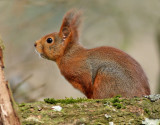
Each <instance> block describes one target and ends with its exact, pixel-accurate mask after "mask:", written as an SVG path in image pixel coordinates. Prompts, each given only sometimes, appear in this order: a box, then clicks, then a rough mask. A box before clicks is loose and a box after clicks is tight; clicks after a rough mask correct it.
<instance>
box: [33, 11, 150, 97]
mask: <svg viewBox="0 0 160 125" xmlns="http://www.w3.org/2000/svg"><path fill="white" fill-rule="evenodd" d="M80 24H81V13H80V12H76V11H75V10H70V11H69V12H67V13H66V15H65V16H64V18H63V22H62V25H61V28H60V31H59V32H58V33H56V32H55V33H51V34H49V35H46V36H44V37H42V38H41V39H40V40H38V41H36V43H35V47H36V50H37V51H38V52H39V53H40V55H41V56H42V57H45V58H47V59H49V60H53V61H55V62H56V63H57V65H58V67H59V69H60V71H61V74H62V75H63V76H64V77H65V78H66V79H67V80H68V81H69V82H70V83H71V84H72V85H73V86H74V87H75V88H77V89H79V90H80V91H81V92H83V93H84V94H85V95H86V96H87V97H88V98H94V99H95V98H108V97H113V96H116V95H122V96H124V97H134V96H139V97H140V96H143V95H149V94H150V87H149V83H148V80H147V77H146V75H145V73H144V71H143V69H142V68H141V66H140V65H139V64H138V63H137V62H136V61H135V60H134V59H133V58H132V57H130V56H129V55H128V54H126V53H125V52H123V51H121V50H118V49H116V48H112V47H98V48H93V49H85V48H84V47H82V46H81V45H80V44H79V42H78V40H79V31H78V30H79V26H80ZM48 38H51V40H53V41H52V42H49V43H48Z"/></svg>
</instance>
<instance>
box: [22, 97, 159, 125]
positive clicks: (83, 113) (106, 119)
mask: <svg viewBox="0 0 160 125" xmlns="http://www.w3.org/2000/svg"><path fill="white" fill-rule="evenodd" d="M52 106H60V107H62V110H61V111H54V110H53V109H52ZM19 108H20V111H21V112H20V116H21V120H22V124H24V125H28V124H29V125H34V124H39V125H68V124H70V125H92V124H93V125H106V124H113V123H114V125H117V124H118V125H119V124H123V125H124V124H132V125H133V124H134V125H139V124H142V121H145V119H146V118H148V119H156V120H157V123H156V124H160V123H158V122H160V100H157V101H151V100H149V99H147V98H136V97H135V98H132V99H127V98H121V97H115V98H110V99H102V100H99V99H97V100H92V99H81V98H78V99H72V98H67V99H64V100H54V99H45V101H44V102H43V101H41V102H34V103H22V104H19ZM156 120H155V121H156Z"/></svg>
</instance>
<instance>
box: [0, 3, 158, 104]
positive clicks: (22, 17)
mask: <svg viewBox="0 0 160 125" xmlns="http://www.w3.org/2000/svg"><path fill="white" fill-rule="evenodd" d="M71 8H77V9H81V10H83V20H84V21H83V25H82V28H81V38H80V41H81V43H82V44H83V45H84V46H85V47H87V48H93V47H97V46H113V47H116V48H119V49H121V50H123V51H125V52H127V53H128V54H130V55H131V56H132V57H133V58H135V59H136V60H137V61H138V62H139V63H140V64H141V65H142V67H143V69H144V71H145V72H146V74H147V76H148V79H149V83H150V86H151V91H152V94H155V93H158V92H159V93H160V80H159V78H160V74H159V73H160V65H159V62H160V58H159V57H160V1H159V0H152V1H150V0H130V1H128V0H54V1H53V0H38V1H34V0H23V1H22V0H12V1H10V0H1V1H0V36H1V38H2V39H3V41H4V44H5V51H4V58H5V67H6V68H5V73H6V79H7V80H8V81H9V82H10V84H11V87H12V90H13V95H14V97H15V99H16V101H17V102H31V101H36V100H42V99H44V98H49V97H52V98H65V97H73V98H76V97H84V95H83V94H82V93H80V92H79V91H78V90H76V89H74V88H73V87H72V86H71V85H70V84H69V83H68V82H67V81H66V80H65V79H64V77H63V76H62V75H61V74H60V71H59V69H58V67H57V65H56V63H54V62H52V61H49V60H45V59H42V58H39V56H38V55H37V54H36V53H35V49H34V46H33V45H34V42H35V41H36V40H38V39H40V38H41V37H42V36H44V35H46V34H48V33H51V32H55V31H59V28H60V26H61V22H62V18H63V15H64V14H65V13H66V12H67V11H68V10H69V9H71Z"/></svg>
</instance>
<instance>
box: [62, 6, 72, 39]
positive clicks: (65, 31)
mask: <svg viewBox="0 0 160 125" xmlns="http://www.w3.org/2000/svg"><path fill="white" fill-rule="evenodd" d="M74 15H75V10H74V9H72V10H70V11H68V12H67V13H66V14H65V16H64V18H63V22H62V25H61V28H60V31H59V35H60V37H61V38H67V37H68V35H69V33H70V32H71V30H70V25H71V22H72V20H73V17H74Z"/></svg>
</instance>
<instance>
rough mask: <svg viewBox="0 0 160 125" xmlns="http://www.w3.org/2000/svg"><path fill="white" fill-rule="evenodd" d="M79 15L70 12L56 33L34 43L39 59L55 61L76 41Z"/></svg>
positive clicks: (72, 11)
mask: <svg viewBox="0 0 160 125" xmlns="http://www.w3.org/2000/svg"><path fill="white" fill-rule="evenodd" d="M80 15H81V14H80V13H75V10H70V11H69V12H67V13H66V15H65V16H64V18H63V22H62V25H61V28H60V31H59V32H58V33H56V32H55V33H51V34H48V35H46V36H44V37H42V38H41V39H40V40H37V41H36V43H35V44H34V46H35V48H36V51H37V52H38V53H39V54H40V56H41V57H43V58H47V59H49V60H53V61H56V60H57V59H58V58H59V57H61V56H63V54H64V51H65V49H66V48H67V47H68V46H69V45H70V44H74V43H76V42H77V41H78V27H79V24H80V22H81V21H80Z"/></svg>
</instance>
